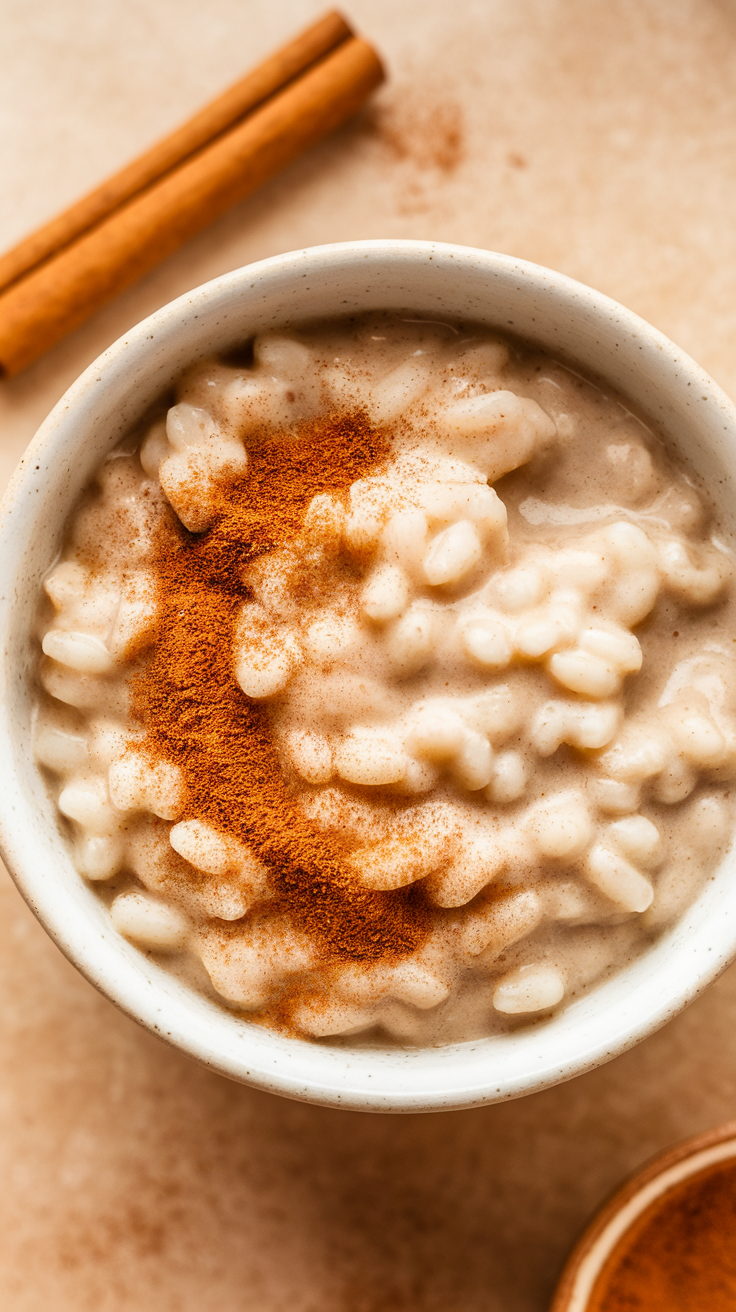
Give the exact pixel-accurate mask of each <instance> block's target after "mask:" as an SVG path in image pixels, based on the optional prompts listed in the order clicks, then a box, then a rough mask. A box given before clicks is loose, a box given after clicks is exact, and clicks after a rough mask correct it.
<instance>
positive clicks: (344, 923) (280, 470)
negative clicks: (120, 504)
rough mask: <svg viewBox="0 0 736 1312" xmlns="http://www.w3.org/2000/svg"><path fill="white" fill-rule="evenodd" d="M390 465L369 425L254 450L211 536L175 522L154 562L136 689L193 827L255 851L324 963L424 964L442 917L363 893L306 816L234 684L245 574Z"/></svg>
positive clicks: (329, 423)
mask: <svg viewBox="0 0 736 1312" xmlns="http://www.w3.org/2000/svg"><path fill="white" fill-rule="evenodd" d="M388 453H389V440H388V437H387V436H386V434H385V433H382V432H381V431H379V430H377V429H375V428H373V427H371V425H370V423H369V420H368V418H367V416H365V415H363V414H354V415H349V416H345V415H340V416H336V417H330V418H321V419H318V420H316V421H313V422H311V423H309V424H307V425H305V426H304V427H303V428H302V429H301V431H300V433H299V434H298V436H297V437H296V438H292V439H283V438H282V439H281V440H275V441H270V442H266V443H264V444H263V445H260V446H258V447H256V448H255V449H253V450H252V451H249V463H248V469H247V471H246V473H245V475H244V476H242V477H238V478H236V479H230V480H223V482H222V483H221V484H220V485H219V488H218V491H217V517H216V519H215V522H214V524H213V526H212V527H211V528H210V529H209V530H207V531H205V532H204V533H201V534H193V533H190V532H188V531H187V530H186V529H185V528H184V527H183V526H182V524H181V523H180V522H179V520H178V519H177V518H176V517H175V516H174V515H173V514H172V513H171V512H169V513H168V514H167V515H166V517H165V519H164V521H163V523H162V525H161V528H160V530H159V532H158V537H157V541H156V544H155V549H154V558H153V568H154V572H155V574H156V577H157V585H158V612H157V613H158V621H157V630H156V635H155V643H154V646H153V651H152V655H151V656H150V658H149V659H148V661H147V663H146V664H145V665H144V666H143V667H142V669H140V670H139V672H138V673H137V674H136V676H135V677H134V678H133V680H132V685H131V703H132V714H133V717H134V719H135V720H136V721H138V722H139V723H140V724H142V725H143V726H144V727H145V728H146V730H147V738H146V743H145V750H146V752H147V754H148V755H150V757H151V758H155V759H157V760H161V759H162V758H163V759H165V760H167V761H170V762H172V763H173V764H175V765H177V766H178V767H179V768H180V769H181V771H182V774H183V777H184V781H185V785H186V790H187V800H186V806H185V810H184V813H183V815H182V816H181V819H195V818H196V819H199V820H204V821H206V822H207V823H208V824H210V825H211V826H212V827H213V828H215V829H217V830H220V831H224V832H226V833H228V834H231V835H233V836H235V837H236V838H238V839H240V840H241V841H242V842H244V843H246V844H248V845H249V846H250V848H251V849H252V850H253V852H255V854H256V855H257V856H258V857H259V858H260V860H261V861H263V862H264V863H265V865H266V866H267V867H268V868H269V871H270V881H271V886H272V888H273V890H274V894H275V896H274V898H272V899H271V901H270V902H269V903H268V906H269V907H270V908H272V909H274V910H276V911H279V912H283V913H285V914H286V915H287V916H288V917H290V918H291V919H292V920H293V922H294V924H295V926H297V927H298V928H299V929H300V930H301V931H304V932H306V933H307V934H308V935H309V937H310V939H311V940H312V942H313V943H314V945H315V947H316V949H317V951H318V953H319V955H320V957H321V959H322V960H323V962H325V964H327V963H330V962H332V963H335V964H337V963H339V962H341V961H356V962H371V961H376V960H379V959H381V960H384V959H388V960H392V959H394V960H395V959H396V958H398V957H400V956H403V955H404V954H408V953H411V952H414V951H416V950H417V948H419V947H420V946H421V944H422V943H423V942H424V940H425V938H426V936H427V934H428V932H429V928H430V923H431V913H430V911H429V908H428V907H427V905H426V903H425V901H424V895H423V893H422V891H421V889H420V888H419V887H416V886H412V887H409V888H404V889H399V890H397V891H394V892H373V891H369V890H366V889H364V888H362V887H360V886H359V885H357V884H356V882H355V877H354V875H353V874H352V873H351V872H350V871H349V869H348V867H347V866H346V864H345V862H344V849H342V848H341V847H340V844H339V842H338V841H337V840H336V839H334V838H331V837H329V836H327V835H325V834H324V833H323V832H320V831H319V830H318V829H317V827H316V826H315V825H313V824H312V823H311V822H310V821H309V820H308V819H307V818H306V817H305V816H304V815H303V814H302V812H301V810H300V809H299V808H298V807H297V805H296V803H295V799H294V796H293V794H292V793H291V791H290V788H289V784H288V781H287V779H286V777H285V774H284V771H283V768H282V765H281V762H280V759H279V756H278V752H277V749H276V746H275V743H274V740H273V735H272V730H271V726H270V720H269V715H268V711H267V709H266V707H265V706H264V705H263V704H261V703H259V702H256V701H252V700H251V699H249V698H248V697H246V696H245V694H244V693H243V692H242V691H241V689H240V687H239V686H238V684H237V682H236V679H235V675H234V672H233V630H234V625H235V621H236V618H237V616H238V613H239V611H240V609H241V607H242V605H243V602H244V601H247V600H248V599H249V592H248V588H247V586H246V584H245V583H244V582H243V578H242V575H243V570H244V568H245V567H246V566H247V565H248V564H249V563H251V562H252V561H254V560H255V559H257V558H258V557H259V556H262V555H264V554H266V553H268V552H271V551H274V550H275V549H277V548H279V547H282V546H284V544H286V543H288V542H289V541H290V540H291V539H292V538H293V537H294V536H296V534H297V533H298V532H299V531H300V529H301V525H302V521H303V517H304V512H305V510H306V508H307V506H308V505H309V502H310V501H311V499H312V497H314V496H316V495H318V494H319V493H325V492H329V493H333V494H338V495H339V494H342V493H345V492H346V491H347V489H348V488H349V486H350V484H351V483H353V482H354V481H355V480H356V479H357V478H360V477H362V476H364V475H365V474H366V472H367V471H368V470H370V469H371V468H373V467H374V466H375V465H377V464H379V463H380V462H382V461H383V460H385V458H386V457H387V455H388ZM223 928H224V926H223ZM237 930H238V926H237V924H235V925H232V932H235V933H237Z"/></svg>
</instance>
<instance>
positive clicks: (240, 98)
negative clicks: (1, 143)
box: [0, 12, 353, 291]
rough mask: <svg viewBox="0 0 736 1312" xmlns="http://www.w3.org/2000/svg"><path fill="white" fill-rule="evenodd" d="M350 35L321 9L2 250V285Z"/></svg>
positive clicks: (337, 18) (336, 16)
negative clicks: (159, 136) (191, 112)
mask: <svg viewBox="0 0 736 1312" xmlns="http://www.w3.org/2000/svg"><path fill="white" fill-rule="evenodd" d="M351 36H353V32H352V30H351V29H350V28H349V27H348V24H347V23H346V22H345V19H344V18H343V17H342V15H341V14H338V13H335V12H333V13H329V14H325V16H324V18H321V19H319V21H318V22H317V23H314V24H313V26H312V27H310V28H308V29H307V30H306V31H305V32H301V33H300V34H299V36H297V37H295V39H294V40H293V41H290V42H289V43H288V45H285V46H282V48H281V49H280V50H277V51H276V52H275V54H273V55H271V56H270V57H269V58H268V59H266V60H265V61H264V62H263V63H262V64H259V66H258V68H255V69H253V70H252V72H250V73H248V74H246V76H245V77H244V78H241V79H240V81H239V82H236V83H235V84H234V85H233V86H231V87H229V88H228V90H227V91H225V92H223V94H222V95H221V96H218V97H217V99H216V100H213V101H211V102H210V103H209V104H208V105H205V106H204V108H203V109H201V110H200V111H199V113H198V114H195V116H194V118H191V119H189V121H188V122H187V123H184V124H182V126H181V127H180V128H177V129H176V131H174V132H172V133H171V134H170V135H169V136H167V137H164V138H163V140H161V141H158V142H156V144H155V145H154V146H152V147H151V149H150V150H147V151H146V152H145V154H144V155H141V156H139V158H138V159H135V160H133V161H132V162H131V163H130V164H128V165H126V166H125V168H123V169H121V170H120V172H119V173H115V174H114V175H113V176H112V177H111V178H107V179H106V181H105V182H103V183H102V184H101V185H100V186H99V187H96V188H95V190H94V191H91V192H89V193H88V195H86V196H83V197H82V198H81V200H78V201H76V202H75V204H74V205H72V206H71V207H70V208H69V209H67V210H65V211H64V213H63V214H59V215H57V216H56V217H55V218H53V219H51V220H50V222H49V223H46V224H44V226H43V227H42V228H39V229H38V230H37V231H36V232H32V233H31V234H30V236H28V237H25V238H24V239H23V241H21V242H19V244H18V245H17V246H14V247H13V249H12V250H10V251H7V252H6V254H5V255H0V291H2V290H4V289H5V288H6V287H8V286H9V285H10V284H11V283H13V282H15V281H16V280H17V279H18V278H20V277H22V275H23V274H25V273H28V272H29V271H30V270H31V269H32V268H34V267H35V266H36V265H37V264H40V263H41V262H42V261H43V260H46V259H48V257H49V256H50V255H54V254H56V253H57V252H58V251H60V250H61V249H62V248H63V247H64V246H67V245H69V243H70V242H72V241H74V240H75V239H76V238H77V237H79V236H81V234H82V233H83V232H86V231H87V230H88V229H89V228H91V227H93V226H94V225H95V224H96V223H99V221H100V220H101V219H104V218H105V217H106V215H108V214H110V213H112V211H113V210H115V209H117V208H118V207H119V206H120V205H122V204H124V203H125V201H127V200H130V198H131V197H132V196H135V195H136V193H137V192H139V191H142V190H143V189H144V187H147V186H149V185H150V183H152V182H155V180H156V179H157V178H160V177H163V175H164V174H165V173H168V172H170V170H171V169H173V168H176V167H177V165H179V164H181V163H182V162H183V160H185V159H186V158H187V157H188V156H189V155H193V154H194V152H195V151H197V150H199V149H200V148H201V147H202V146H204V145H206V144H207V142H209V141H212V140H214V138H215V137H217V136H219V135H220V133H221V132H225V131H226V130H227V129H228V128H230V127H232V126H233V124H234V123H236V122H237V121H238V119H241V118H243V117H244V116H245V115H246V114H248V113H250V112H251V111H252V110H253V109H255V108H256V106H257V105H260V104H262V103H263V102H264V101H266V100H268V98H269V97H270V96H273V95H274V94H275V93H276V92H277V91H280V90H281V89H282V88H283V87H285V86H286V85H287V84H288V83H289V82H291V81H292V80H293V79H294V78H295V77H298V76H299V75H300V74H301V73H303V72H305V71H306V69H308V68H309V67H310V65H312V64H315V63H316V62H317V60H318V59H321V58H323V56H324V55H327V54H329V53H330V51H331V50H334V49H335V47H336V46H339V45H340V44H341V43H342V42H343V41H347V40H349V39H350V37H351Z"/></svg>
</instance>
